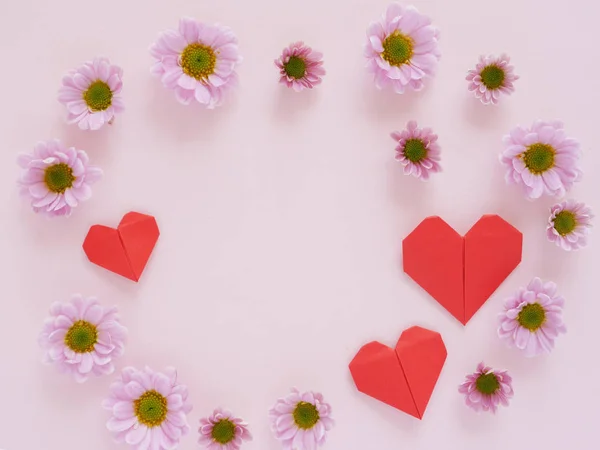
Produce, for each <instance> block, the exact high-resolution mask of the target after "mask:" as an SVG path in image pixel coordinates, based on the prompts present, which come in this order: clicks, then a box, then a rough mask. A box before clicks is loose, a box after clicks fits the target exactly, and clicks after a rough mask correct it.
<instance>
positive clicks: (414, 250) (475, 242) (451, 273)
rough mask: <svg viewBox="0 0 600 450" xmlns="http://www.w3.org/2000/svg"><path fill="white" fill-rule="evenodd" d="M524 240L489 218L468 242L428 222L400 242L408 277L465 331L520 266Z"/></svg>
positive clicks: (432, 220)
mask: <svg viewBox="0 0 600 450" xmlns="http://www.w3.org/2000/svg"><path fill="white" fill-rule="evenodd" d="M522 246H523V235H522V234H521V232H520V231H519V230H517V229H516V228H515V227H513V226H512V225H511V224H509V223H508V222H506V221H505V220H504V219H502V218H501V217H500V216H496V215H486V216H483V217H482V218H481V219H479V221H478V222H477V223H476V224H475V225H473V227H472V228H471V229H470V230H469V231H468V232H467V234H465V236H464V237H462V236H461V235H459V234H458V233H457V232H456V231H454V229H452V227H450V225H448V224H447V223H446V222H444V221H443V220H442V219H441V218H439V217H437V216H436V217H428V218H426V219H425V220H423V222H421V223H420V224H419V226H417V228H415V229H414V230H413V232H412V233H410V234H409V235H408V236H407V237H406V238H405V239H404V241H402V253H403V265H404V272H406V274H408V275H409V276H410V277H411V278H412V279H413V280H415V281H416V282H417V283H418V284H419V285H420V286H421V287H422V288H423V289H425V290H426V291H427V292H429V294H430V295H431V296H432V297H433V298H435V299H436V300H437V301H438V302H439V303H440V304H441V305H442V306H443V307H444V308H446V309H447V310H448V312H450V314H452V315H453V316H454V317H456V318H457V319H458V320H459V321H460V322H461V323H462V324H463V325H466V323H467V322H468V321H469V320H470V319H471V317H473V315H474V314H475V313H476V312H477V310H478V309H479V308H481V306H482V305H483V304H484V303H485V302H486V301H487V299H488V298H489V297H490V296H491V295H492V294H493V293H494V291H495V290H496V289H497V288H498V286H500V284H501V283H502V282H503V281H504V280H505V278H506V277H507V276H508V275H510V273H511V272H512V271H513V270H514V269H515V267H517V266H518V265H519V263H520V262H521V250H522Z"/></svg>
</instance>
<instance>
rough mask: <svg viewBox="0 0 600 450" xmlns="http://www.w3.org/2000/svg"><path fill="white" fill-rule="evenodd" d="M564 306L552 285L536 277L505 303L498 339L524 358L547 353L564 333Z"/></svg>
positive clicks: (562, 300) (554, 285)
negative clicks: (503, 340) (513, 348)
mask: <svg viewBox="0 0 600 450" xmlns="http://www.w3.org/2000/svg"><path fill="white" fill-rule="evenodd" d="M564 303H565V300H564V299H563V298H562V297H561V296H559V295H556V284H555V283H552V282H548V283H543V282H542V280H540V279H539V278H537V277H536V278H534V279H533V280H531V282H530V283H529V285H528V286H527V288H520V289H519V290H518V291H517V292H516V293H515V294H514V295H513V296H512V297H510V298H508V299H507V300H506V301H505V303H504V312H502V313H501V314H500V326H499V328H498V336H500V338H501V339H505V340H506V341H507V342H508V344H509V345H510V346H511V347H512V346H515V347H517V348H518V349H519V350H523V352H524V353H525V356H536V355H540V354H543V353H550V352H551V351H552V349H553V348H554V339H556V337H557V336H558V335H559V334H560V333H565V332H566V331H567V329H566V327H565V325H564V324H563V321H562V307H563V305H564Z"/></svg>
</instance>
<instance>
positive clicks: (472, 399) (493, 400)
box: [458, 362, 513, 413]
mask: <svg viewBox="0 0 600 450" xmlns="http://www.w3.org/2000/svg"><path fill="white" fill-rule="evenodd" d="M458 392H460V393H461V394H464V396H465V403H466V405H467V406H468V407H469V408H472V409H473V410H475V411H478V412H479V411H492V413H495V412H496V411H497V409H498V405H499V404H502V405H504V406H508V400H509V399H511V398H512V396H513V388H512V378H511V376H510V375H509V374H508V372H507V371H506V370H495V369H492V368H491V367H487V366H485V365H484V364H483V363H482V362H481V363H479V365H478V366H477V371H476V372H475V373H473V374H469V375H467V377H466V379H465V381H464V383H463V384H461V385H460V386H459V387H458Z"/></svg>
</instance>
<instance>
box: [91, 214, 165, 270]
mask: <svg viewBox="0 0 600 450" xmlns="http://www.w3.org/2000/svg"><path fill="white" fill-rule="evenodd" d="M159 234H160V232H159V230H158V225H157V224H156V219H155V218H154V217H152V216H149V215H146V214H140V213H136V212H129V213H127V214H125V216H123V219H121V222H120V223H119V226H118V227H117V229H114V228H110V227H106V226H104V225H93V226H92V227H91V228H90V230H89V231H88V234H87V236H86V237H85V240H84V241H83V251H84V252H85V254H86V255H87V257H88V259H89V260H90V261H91V262H93V263H94V264H97V265H99V266H101V267H104V268H105V269H107V270H110V271H111V272H114V273H117V274H119V275H122V276H124V277H125V278H129V279H130V280H133V281H139V279H140V277H141V275H142V272H143V271H144V268H145V267H146V263H147V262H148V259H149V258H150V255H151V254H152V250H153V249H154V246H155V244H156V241H157V240H158V236H159Z"/></svg>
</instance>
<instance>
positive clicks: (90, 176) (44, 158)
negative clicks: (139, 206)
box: [17, 140, 102, 216]
mask: <svg viewBox="0 0 600 450" xmlns="http://www.w3.org/2000/svg"><path fill="white" fill-rule="evenodd" d="M17 162H18V164H19V165H20V166H21V167H22V168H23V169H25V170H24V172H23V174H22V175H21V177H20V179H19V186H20V188H21V189H20V190H21V194H22V195H24V196H26V197H28V198H30V199H31V206H32V207H33V210H34V211H35V212H42V213H44V214H47V215H48V216H69V215H70V214H71V212H72V209H73V208H75V207H76V206H77V205H78V204H79V202H82V201H85V200H87V199H89V198H90V197H91V196H92V188H91V185H92V184H93V183H95V182H96V181H97V180H98V179H100V177H101V176H102V171H101V170H100V169H99V168H98V167H94V166H91V165H89V159H88V156H87V154H86V153H85V152H84V151H83V150H77V149H75V148H74V147H69V148H67V147H65V146H64V145H63V144H62V143H61V142H60V141H59V140H53V141H45V142H39V143H38V144H37V145H36V146H35V148H34V149H33V155H28V154H21V155H19V158H18V160H17Z"/></svg>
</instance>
